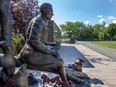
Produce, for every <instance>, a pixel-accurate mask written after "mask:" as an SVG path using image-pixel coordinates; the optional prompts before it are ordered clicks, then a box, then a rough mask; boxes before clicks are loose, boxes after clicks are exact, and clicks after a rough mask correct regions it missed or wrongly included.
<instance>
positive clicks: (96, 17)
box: [39, 0, 116, 25]
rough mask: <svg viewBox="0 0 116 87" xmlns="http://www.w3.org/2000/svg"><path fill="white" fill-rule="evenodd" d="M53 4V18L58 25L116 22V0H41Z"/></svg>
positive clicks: (40, 1) (40, 0) (40, 2)
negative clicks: (66, 23) (77, 22)
mask: <svg viewBox="0 0 116 87" xmlns="http://www.w3.org/2000/svg"><path fill="white" fill-rule="evenodd" d="M44 2H47V3H50V4H51V5H52V6H53V11H54V16H53V18H52V19H53V20H54V21H55V22H56V24H57V25H60V24H65V22H67V21H70V22H76V21H79V22H84V23H85V24H91V25H95V24H101V23H103V21H105V22H106V23H107V24H110V23H116V0H39V4H42V3H44Z"/></svg>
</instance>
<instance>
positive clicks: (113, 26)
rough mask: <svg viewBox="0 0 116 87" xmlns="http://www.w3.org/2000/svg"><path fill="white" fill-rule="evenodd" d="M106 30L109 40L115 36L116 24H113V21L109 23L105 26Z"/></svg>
mask: <svg viewBox="0 0 116 87" xmlns="http://www.w3.org/2000/svg"><path fill="white" fill-rule="evenodd" d="M107 32H108V35H109V37H110V38H111V40H112V39H113V38H115V36H116V24H114V23H111V24H109V26H108V27H107Z"/></svg>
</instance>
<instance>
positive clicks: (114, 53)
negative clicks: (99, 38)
mask: <svg viewBox="0 0 116 87" xmlns="http://www.w3.org/2000/svg"><path fill="white" fill-rule="evenodd" d="M77 43H78V44H82V45H84V46H86V47H88V48H90V49H92V50H94V51H97V52H98V53H101V54H103V55H105V56H107V57H109V58H112V59H113V60H114V61H116V49H111V48H107V47H104V46H99V45H95V44H91V43H90V42H88V41H77Z"/></svg>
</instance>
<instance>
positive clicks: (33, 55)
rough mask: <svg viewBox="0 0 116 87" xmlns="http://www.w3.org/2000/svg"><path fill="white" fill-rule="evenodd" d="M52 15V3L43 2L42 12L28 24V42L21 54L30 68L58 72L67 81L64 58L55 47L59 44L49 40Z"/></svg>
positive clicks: (21, 57) (21, 58)
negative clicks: (49, 23) (49, 24)
mask: <svg viewBox="0 0 116 87" xmlns="http://www.w3.org/2000/svg"><path fill="white" fill-rule="evenodd" d="M52 16H53V9H52V5H51V4H49V3H43V4H42V5H41V6H40V14H39V15H38V16H37V17H35V18H33V19H32V20H31V22H30V24H29V26H28V32H27V39H26V43H25V45H24V47H23V49H22V50H21V52H20V55H19V56H20V60H21V61H23V62H24V63H26V64H27V67H28V68H29V69H34V70H40V71H47V72H53V73H57V74H59V76H60V77H61V79H62V80H63V81H65V82H67V77H66V72H65V68H64V62H63V59H61V58H59V53H58V51H57V49H55V48H54V45H57V44H55V43H50V42H47V36H48V31H49V29H48V20H51V18H52ZM51 46H52V47H51ZM67 84H68V83H67ZM66 87H68V86H66Z"/></svg>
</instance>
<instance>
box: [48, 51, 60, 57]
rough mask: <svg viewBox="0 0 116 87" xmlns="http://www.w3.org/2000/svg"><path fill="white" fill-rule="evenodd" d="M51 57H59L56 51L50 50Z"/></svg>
mask: <svg viewBox="0 0 116 87" xmlns="http://www.w3.org/2000/svg"><path fill="white" fill-rule="evenodd" d="M50 53H51V55H53V56H54V57H59V53H58V51H56V50H51V52H50Z"/></svg>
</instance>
